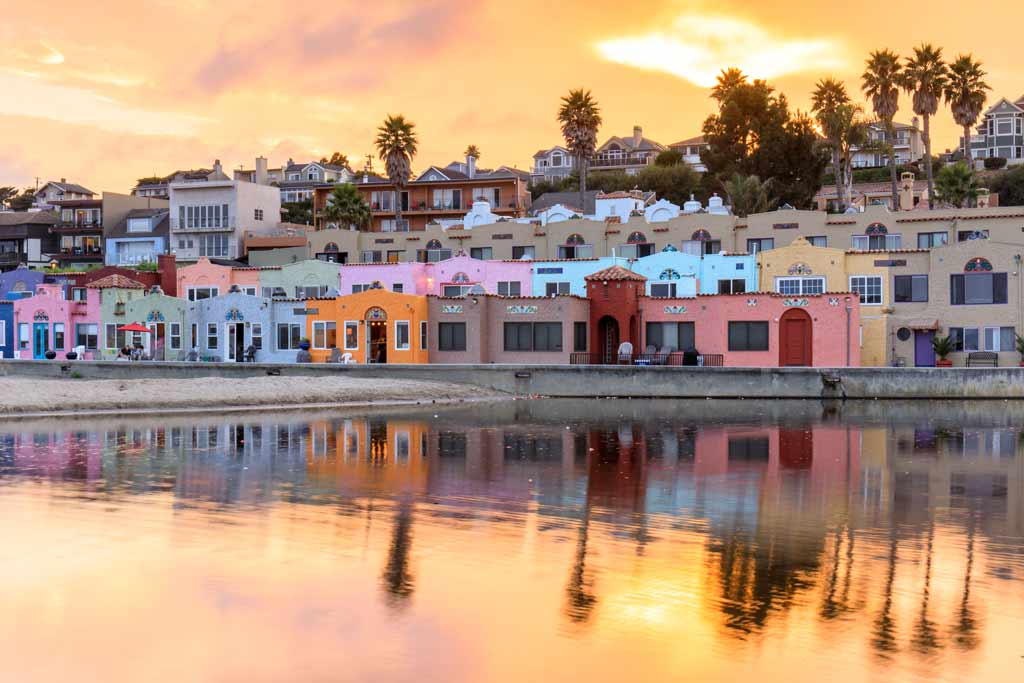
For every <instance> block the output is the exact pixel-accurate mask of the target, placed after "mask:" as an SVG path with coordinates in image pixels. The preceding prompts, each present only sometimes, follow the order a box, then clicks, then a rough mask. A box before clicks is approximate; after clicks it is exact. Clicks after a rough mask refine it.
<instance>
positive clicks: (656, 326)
mask: <svg viewBox="0 0 1024 683" xmlns="http://www.w3.org/2000/svg"><path fill="white" fill-rule="evenodd" d="M646 346H653V347H654V348H655V349H657V351H658V352H659V353H660V352H661V351H662V349H666V348H667V349H668V350H669V351H685V350H687V349H692V348H695V346H696V344H695V343H694V338H693V323H692V322H684V323H673V322H652V323H647V342H646Z"/></svg>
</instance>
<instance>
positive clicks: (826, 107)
mask: <svg viewBox="0 0 1024 683" xmlns="http://www.w3.org/2000/svg"><path fill="white" fill-rule="evenodd" d="M849 104H850V96H849V94H847V92H846V86H845V85H843V84H842V83H840V82H839V81H837V80H836V79H834V78H824V79H822V80H820V81H818V83H817V84H816V85H815V87H814V92H813V93H811V111H812V112H814V118H815V120H817V122H818V125H819V126H820V127H821V133H822V135H824V136H825V139H826V140H828V144H829V147H830V148H831V149H832V173H833V174H834V175H835V181H836V198H837V199H838V200H839V209H840V211H841V210H843V209H845V208H846V205H847V201H846V175H845V173H844V172H843V171H844V169H843V168H842V166H841V165H840V159H841V155H842V148H843V136H844V134H845V133H846V128H847V125H848V114H850V111H849V108H848V106H847V105H849Z"/></svg>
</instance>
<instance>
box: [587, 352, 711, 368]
mask: <svg viewBox="0 0 1024 683" xmlns="http://www.w3.org/2000/svg"><path fill="white" fill-rule="evenodd" d="M688 361H689V362H688ZM569 364H570V365H668V366H683V365H695V366H699V367H705V368H720V367H723V366H724V365H725V357H724V356H723V355H722V354H720V353H701V354H696V355H695V356H690V355H689V354H686V353H684V352H682V351H673V352H671V353H623V354H616V353H611V354H608V353H593V352H589V351H584V352H579V351H578V352H575V353H571V354H569Z"/></svg>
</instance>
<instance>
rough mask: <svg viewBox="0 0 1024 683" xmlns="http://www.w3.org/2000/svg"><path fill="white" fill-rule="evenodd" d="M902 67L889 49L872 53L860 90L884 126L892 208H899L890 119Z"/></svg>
mask: <svg viewBox="0 0 1024 683" xmlns="http://www.w3.org/2000/svg"><path fill="white" fill-rule="evenodd" d="M901 70H902V67H901V65H900V57H899V55H898V54H896V53H895V52H893V51H892V50H876V51H874V52H872V53H871V54H870V55H869V56H868V59H867V62H866V64H865V68H864V74H863V75H862V76H861V77H860V78H861V90H863V91H864V94H865V95H866V96H867V97H869V98H870V99H871V109H872V111H874V113H875V116H877V117H878V120H879V121H881V122H882V125H883V126H884V127H885V142H886V146H887V147H888V150H887V151H888V156H889V181H890V184H891V186H892V188H891V189H892V207H893V209H899V206H900V194H899V190H898V189H897V183H896V154H895V153H894V149H893V148H894V144H893V141H894V138H895V134H896V131H895V130H894V129H893V125H892V120H893V118H894V117H895V116H896V112H897V111H898V110H899V99H900V83H901V78H902V74H901Z"/></svg>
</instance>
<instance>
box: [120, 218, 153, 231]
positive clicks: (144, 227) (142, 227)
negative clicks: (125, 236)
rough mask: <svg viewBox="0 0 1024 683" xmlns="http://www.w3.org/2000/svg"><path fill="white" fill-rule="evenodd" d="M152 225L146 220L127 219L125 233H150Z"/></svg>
mask: <svg viewBox="0 0 1024 683" xmlns="http://www.w3.org/2000/svg"><path fill="white" fill-rule="evenodd" d="M151 231H152V223H150V220H149V219H148V218H129V219H128V223H127V226H126V232H151Z"/></svg>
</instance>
